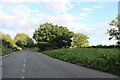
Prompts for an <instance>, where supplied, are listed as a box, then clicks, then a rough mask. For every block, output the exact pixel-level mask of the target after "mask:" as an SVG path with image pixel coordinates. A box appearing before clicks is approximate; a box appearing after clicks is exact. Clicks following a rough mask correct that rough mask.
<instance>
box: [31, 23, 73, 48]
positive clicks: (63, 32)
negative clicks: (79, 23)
mask: <svg viewBox="0 0 120 80" xmlns="http://www.w3.org/2000/svg"><path fill="white" fill-rule="evenodd" d="M73 34H74V33H73V32H72V31H69V30H68V29H67V28H66V27H64V26H58V25H53V24H52V23H44V24H41V25H40V27H39V28H38V29H36V30H35V32H34V34H33V38H34V39H35V40H36V42H37V44H38V47H39V48H40V49H41V50H45V48H48V47H49V48H52V49H53V48H63V47H69V46H70V45H71V38H72V37H73Z"/></svg>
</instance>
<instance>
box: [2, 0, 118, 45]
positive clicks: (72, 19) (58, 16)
mask: <svg viewBox="0 0 120 80" xmlns="http://www.w3.org/2000/svg"><path fill="white" fill-rule="evenodd" d="M117 15H118V0H104V1H102V0H99V2H98V0H74V1H73V0H3V1H1V2H0V31H2V32H4V33H6V34H9V35H10V36H12V37H13V38H14V37H15V35H16V34H17V33H26V34H29V35H30V37H32V36H33V32H34V31H35V29H37V28H38V27H39V26H40V24H43V23H46V22H50V23H53V24H57V25H63V26H65V27H67V28H68V29H69V30H70V31H74V32H75V33H83V34H85V35H87V36H89V38H90V39H89V42H90V45H98V44H102V45H112V44H115V43H116V40H114V39H113V40H109V35H108V34H106V32H107V29H110V28H111V26H109V25H108V23H109V22H111V21H112V20H113V19H115V18H116V17H117Z"/></svg>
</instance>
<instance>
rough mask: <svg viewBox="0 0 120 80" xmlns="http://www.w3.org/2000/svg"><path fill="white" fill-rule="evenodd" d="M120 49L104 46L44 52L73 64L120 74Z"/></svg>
mask: <svg viewBox="0 0 120 80" xmlns="http://www.w3.org/2000/svg"><path fill="white" fill-rule="evenodd" d="M119 52H120V51H119V50H118V49H113V48H112V49H102V48H67V49H57V50H49V51H42V53H44V54H46V55H48V56H51V57H53V58H57V59H60V60H63V61H66V62H70V63H73V64H78V65H81V66H85V67H89V68H93V69H97V70H100V71H104V72H109V73H112V74H116V75H120V53H119Z"/></svg>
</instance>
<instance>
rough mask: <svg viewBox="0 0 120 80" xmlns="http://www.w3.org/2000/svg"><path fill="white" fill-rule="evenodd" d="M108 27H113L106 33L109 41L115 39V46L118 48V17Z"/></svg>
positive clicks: (119, 33)
mask: <svg viewBox="0 0 120 80" xmlns="http://www.w3.org/2000/svg"><path fill="white" fill-rule="evenodd" d="M109 25H110V26H113V28H111V29H109V30H107V33H108V34H109V35H110V38H109V40H111V39H112V38H115V39H116V40H118V42H117V45H119V46H120V16H118V17H117V18H116V19H114V20H112V21H111V22H110V23H109Z"/></svg>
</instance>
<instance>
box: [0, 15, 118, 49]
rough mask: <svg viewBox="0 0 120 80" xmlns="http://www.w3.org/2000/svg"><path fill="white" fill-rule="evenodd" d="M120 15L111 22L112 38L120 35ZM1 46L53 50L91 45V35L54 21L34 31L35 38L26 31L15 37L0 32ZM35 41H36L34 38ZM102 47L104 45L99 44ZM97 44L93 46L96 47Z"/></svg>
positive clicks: (108, 32) (109, 32)
mask: <svg viewBox="0 0 120 80" xmlns="http://www.w3.org/2000/svg"><path fill="white" fill-rule="evenodd" d="M118 20H119V16H118V17H117V18H116V19H115V20H113V21H111V22H110V23H109V25H110V26H114V27H115V28H111V29H109V30H107V34H108V35H110V36H111V37H110V38H109V39H110V40H111V39H112V38H113V37H115V38H116V40H118V42H117V43H118V44H119V40H120V37H118V36H119V35H120V34H116V33H118V32H119V31H120V26H119V25H118ZM0 35H1V37H0V41H1V42H0V47H1V48H2V47H7V48H16V49H24V48H31V47H38V48H39V49H40V50H51V49H59V48H82V47H90V46H89V41H88V39H89V37H88V36H87V35H84V34H82V33H74V32H73V31H70V30H69V29H68V28H67V27H64V26H58V25H53V24H52V23H48V22H47V23H44V24H41V25H40V26H39V27H38V28H37V29H35V32H34V33H33V38H30V36H29V35H28V34H26V33H17V34H16V36H15V38H14V39H13V38H12V37H11V36H10V35H8V34H5V33H3V32H0ZM33 39H34V40H35V41H34V40H33ZM97 46H99V47H101V46H102V45H97ZM94 47H95V46H93V48H94ZM104 47H105V48H106V46H104Z"/></svg>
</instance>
